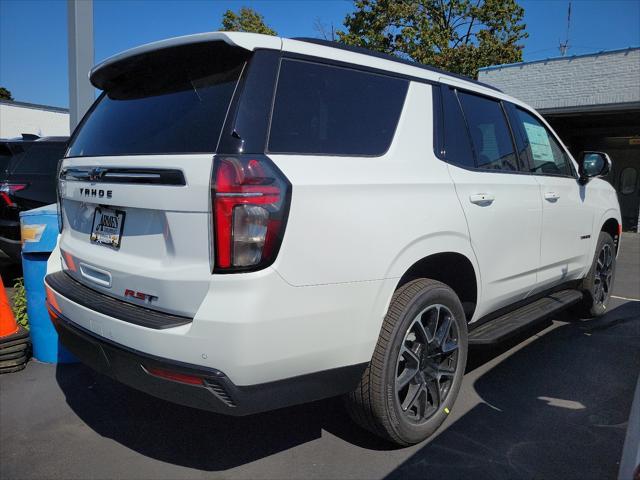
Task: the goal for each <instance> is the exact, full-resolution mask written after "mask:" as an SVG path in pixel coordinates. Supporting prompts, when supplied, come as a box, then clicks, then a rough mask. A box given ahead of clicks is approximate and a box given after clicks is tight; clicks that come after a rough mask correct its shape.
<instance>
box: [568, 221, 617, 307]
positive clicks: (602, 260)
mask: <svg viewBox="0 0 640 480" xmlns="http://www.w3.org/2000/svg"><path fill="white" fill-rule="evenodd" d="M615 273H616V254H615V244H614V242H613V238H611V235H609V234H608V233H606V232H600V235H599V237H598V245H597V246H596V253H595V256H594V258H593V264H592V265H591V269H590V270H589V273H588V274H587V276H586V278H585V279H584V280H583V282H582V289H583V291H584V300H583V301H582V302H581V303H580V304H578V305H577V307H576V308H574V309H573V312H574V313H575V314H576V315H578V316H579V317H580V318H592V317H599V316H601V315H604V314H605V313H606V311H607V305H608V304H609V299H610V298H611V291H612V289H613V280H614V278H615Z"/></svg>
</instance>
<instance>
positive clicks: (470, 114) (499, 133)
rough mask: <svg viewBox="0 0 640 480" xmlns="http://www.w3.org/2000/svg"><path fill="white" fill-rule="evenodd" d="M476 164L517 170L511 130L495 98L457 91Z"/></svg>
mask: <svg viewBox="0 0 640 480" xmlns="http://www.w3.org/2000/svg"><path fill="white" fill-rule="evenodd" d="M458 96H459V98H460V103H461V104H462V109H463V111H464V115H465V117H466V119H467V124H468V126H469V133H470V134H471V140H472V142H473V147H474V150H475V153H476V163H477V166H478V168H483V169H493V170H506V171H516V170H518V160H517V157H516V154H515V150H514V147H513V141H512V139H511V132H510V131H509V126H508V124H507V120H506V118H505V116H504V112H503V110H502V106H501V105H500V103H499V102H497V101H494V100H489V99H488V98H484V97H479V96H477V95H471V94H468V93H463V92H458Z"/></svg>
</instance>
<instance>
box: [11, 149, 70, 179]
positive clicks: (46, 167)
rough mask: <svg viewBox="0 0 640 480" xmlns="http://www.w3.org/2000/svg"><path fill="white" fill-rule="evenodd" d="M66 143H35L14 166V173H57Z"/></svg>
mask: <svg viewBox="0 0 640 480" xmlns="http://www.w3.org/2000/svg"><path fill="white" fill-rule="evenodd" d="M66 149H67V145H66V143H33V144H32V145H31V146H30V147H29V148H28V149H27V151H26V152H24V153H22V154H21V155H20V159H19V161H18V162H16V164H15V166H14V167H13V170H12V173H13V174H40V175H55V173H56V169H57V168H58V162H59V161H60V159H61V158H62V157H64V152H65V150H66Z"/></svg>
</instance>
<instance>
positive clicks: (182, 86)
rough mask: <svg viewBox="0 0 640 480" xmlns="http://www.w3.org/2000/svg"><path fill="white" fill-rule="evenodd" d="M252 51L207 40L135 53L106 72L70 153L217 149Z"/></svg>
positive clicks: (74, 139)
mask: <svg viewBox="0 0 640 480" xmlns="http://www.w3.org/2000/svg"><path fill="white" fill-rule="evenodd" d="M247 58H248V53H247V52H245V51H244V50H241V49H237V48H234V47H230V46H228V45H226V44H224V45H222V44H219V42H218V43H205V44H196V45H188V46H181V47H174V48H171V49H165V50H160V51H156V52H151V53H148V54H145V55H142V56H138V57H133V58H130V59H127V60H126V61H124V63H122V64H115V65H114V66H113V67H109V71H108V72H107V73H106V74H105V75H110V77H109V78H107V79H104V78H102V77H100V78H99V81H100V82H101V83H100V84H101V86H104V88H105V92H104V93H103V94H102V95H101V96H100V98H99V99H98V100H97V102H96V103H95V104H94V106H93V107H92V110H91V111H90V113H89V114H88V116H87V117H86V119H85V120H84V121H83V123H82V124H81V125H80V128H79V130H78V132H77V133H76V135H75V137H74V138H73V139H72V143H71V146H70V149H69V153H68V156H70V157H78V156H94V155H95V156H98V155H136V154H164V153H210V152H214V151H215V149H216V145H217V142H218V138H219V136H220V131H221V130H222V125H223V123H224V119H225V116H226V113H227V109H228V107H229V103H230V101H231V97H232V95H233V91H234V89H235V86H236V83H237V81H238V78H239V77H240V73H241V71H242V67H243V65H244V63H245V61H246V60H247Z"/></svg>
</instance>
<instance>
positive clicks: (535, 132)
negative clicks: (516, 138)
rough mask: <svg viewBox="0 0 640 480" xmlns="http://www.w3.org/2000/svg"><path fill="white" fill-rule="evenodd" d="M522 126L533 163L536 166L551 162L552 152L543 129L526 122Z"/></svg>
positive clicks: (552, 159)
mask: <svg viewBox="0 0 640 480" xmlns="http://www.w3.org/2000/svg"><path fill="white" fill-rule="evenodd" d="M523 124H524V129H525V131H526V132H527V137H528V138H529V144H530V145H531V152H532V153H533V160H534V162H535V163H536V164H541V163H544V162H553V161H554V158H553V151H552V150H551V144H550V143H549V136H548V135H547V131H546V130H545V129H544V127H542V126H540V125H534V124H533V123H528V122H523Z"/></svg>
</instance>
